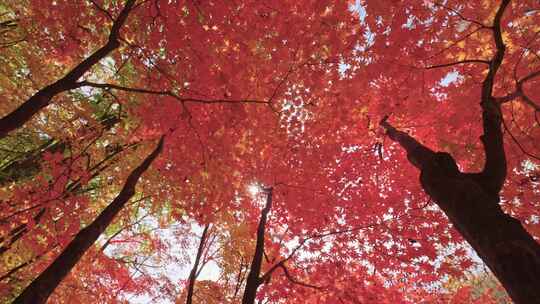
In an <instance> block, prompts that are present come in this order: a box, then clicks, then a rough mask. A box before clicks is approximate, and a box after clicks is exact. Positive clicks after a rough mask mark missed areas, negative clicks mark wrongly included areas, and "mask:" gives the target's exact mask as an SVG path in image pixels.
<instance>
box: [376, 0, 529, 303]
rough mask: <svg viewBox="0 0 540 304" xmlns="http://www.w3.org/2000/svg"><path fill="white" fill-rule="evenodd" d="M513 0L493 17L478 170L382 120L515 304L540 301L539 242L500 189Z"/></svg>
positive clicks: (429, 190) (503, 173)
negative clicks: (505, 32)
mask: <svg viewBox="0 0 540 304" xmlns="http://www.w3.org/2000/svg"><path fill="white" fill-rule="evenodd" d="M509 4H510V0H502V1H501V4H500V6H499V8H498V10H497V12H496V14H495V17H494V19H493V26H491V27H490V28H489V29H490V30H491V31H492V32H493V40H494V44H495V50H496V51H495V54H494V55H493V57H492V59H491V60H490V62H489V63H490V64H489V69H488V71H487V74H486V78H485V79H484V81H483V83H482V92H481V101H480V106H481V108H482V128H483V133H484V134H483V135H482V136H481V137H480V140H481V141H482V144H483V146H484V153H485V158H486V160H485V164H484V168H483V170H482V171H481V172H479V173H462V172H460V171H459V169H458V167H457V164H456V162H455V160H454V159H453V158H452V156H451V155H450V154H448V153H444V152H434V151H432V150H430V149H429V148H427V147H425V146H423V145H422V144H420V143H419V142H418V141H416V140H415V139H414V138H412V137H411V136H409V135H408V134H407V133H404V132H401V131H398V130H396V129H395V128H394V127H393V126H391V125H390V124H389V123H388V122H386V118H384V119H383V120H382V121H381V125H382V126H383V127H384V128H385V129H386V131H387V134H388V136H389V137H390V138H391V139H392V140H394V141H396V142H397V143H399V144H400V145H401V146H402V147H403V148H404V149H405V150H406V151H407V158H408V159H409V161H410V162H411V163H412V164H413V165H415V166H416V167H417V168H418V169H420V171H421V174H420V182H421V183H422V186H423V188H424V190H425V191H426V193H427V194H429V195H430V196H431V198H433V200H434V201H435V203H437V205H438V206H439V207H440V208H441V209H442V210H443V211H444V213H445V214H446V215H447V216H448V218H449V219H450V222H451V223H452V224H453V225H454V226H455V227H456V229H457V230H458V231H459V232H460V233H461V235H462V236H463V237H464V238H465V240H467V242H469V244H471V246H472V247H473V248H474V250H475V251H476V252H477V253H478V255H479V256H480V257H481V258H482V260H483V261H484V262H485V263H486V264H487V265H488V267H489V268H490V269H491V271H493V273H494V274H495V276H496V277H497V278H498V279H499V281H500V282H501V283H502V285H503V286H504V288H505V289H506V291H507V292H508V294H509V295H510V297H511V298H512V300H514V302H515V303H517V304H530V303H538V301H539V300H540V244H538V243H537V242H536V241H535V240H534V239H533V238H532V236H531V235H530V234H529V233H528V232H527V231H526V230H525V229H524V228H523V226H522V225H521V223H520V222H519V221H518V220H517V219H515V218H513V217H511V216H509V215H508V214H506V213H504V212H503V211H502V209H501V207H500V205H499V201H500V196H499V193H500V191H501V189H502V187H503V185H504V181H505V179H506V171H507V164H506V154H505V151H504V140H503V133H502V128H501V124H502V119H503V117H502V112H501V105H500V103H497V101H496V98H494V97H493V86H494V83H495V76H496V74H497V71H498V70H499V68H500V66H501V63H502V61H503V59H504V54H505V49H506V47H505V45H504V41H503V37H502V30H501V20H502V17H503V15H504V11H505V10H506V8H507V7H508V5H509Z"/></svg>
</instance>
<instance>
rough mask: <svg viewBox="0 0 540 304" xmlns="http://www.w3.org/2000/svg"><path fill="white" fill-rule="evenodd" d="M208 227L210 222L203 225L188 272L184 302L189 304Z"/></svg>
mask: <svg viewBox="0 0 540 304" xmlns="http://www.w3.org/2000/svg"><path fill="white" fill-rule="evenodd" d="M208 228H210V224H206V226H204V230H203V233H202V235H201V241H200V242H199V248H198V249H197V255H196V257H195V263H194V264H193V268H192V269H191V272H190V273H189V282H188V292H187V298H186V304H191V303H192V302H193V290H194V289H195V281H196V280H197V272H198V270H199V263H200V261H201V256H202V254H203V251H204V245H205V243H206V234H207V232H208Z"/></svg>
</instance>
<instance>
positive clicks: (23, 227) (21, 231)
mask: <svg viewBox="0 0 540 304" xmlns="http://www.w3.org/2000/svg"><path fill="white" fill-rule="evenodd" d="M121 151H123V149H121V150H118V151H115V152H113V153H111V154H109V155H108V156H106V157H105V158H104V159H102V160H101V161H100V162H99V163H98V164H97V165H95V166H93V169H97V170H96V171H95V172H94V173H92V175H91V176H90V179H93V178H95V177H96V176H98V175H99V174H100V173H101V172H102V171H103V170H105V169H106V168H107V167H108V166H109V165H110V164H107V165H105V166H103V167H101V165H102V164H103V163H105V162H106V161H108V160H110V159H112V158H113V157H114V156H115V155H117V154H119V153H120V152H121ZM100 167H101V168H100ZM81 187H82V184H81V182H80V180H78V181H75V182H74V183H72V184H70V185H69V186H68V187H67V189H66V191H65V193H64V195H62V196H61V197H60V198H59V199H60V200H62V199H64V198H65V197H67V196H68V195H69V194H70V193H74V192H75V191H77V190H80V189H81ZM47 210H48V208H46V207H43V208H41V209H39V211H38V212H37V213H36V215H34V217H33V220H34V223H35V224H36V225H38V224H39V223H40V222H41V219H42V218H43V215H45V213H46V212H47ZM28 231H29V229H28V224H20V225H19V226H17V227H15V228H13V229H11V230H10V231H9V232H8V233H7V235H6V236H2V237H0V244H2V245H0V256H2V255H3V254H4V253H5V252H6V251H8V250H9V249H10V248H11V246H12V245H13V244H14V243H15V242H16V241H18V240H19V239H21V238H22V237H23V236H24V235H25V234H26V233H28Z"/></svg>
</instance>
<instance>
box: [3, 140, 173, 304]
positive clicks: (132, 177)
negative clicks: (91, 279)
mask: <svg viewBox="0 0 540 304" xmlns="http://www.w3.org/2000/svg"><path fill="white" fill-rule="evenodd" d="M163 140H164V138H163V137H161V139H160V140H159V143H158V145H157V147H156V148H155V149H154V151H153V152H152V153H151V154H150V155H148V156H147V157H146V159H145V160H144V161H143V162H142V163H141V164H140V165H139V166H138V167H137V168H135V169H134V170H133V171H132V172H131V173H130V174H129V176H128V178H127V180H126V182H125V184H124V187H123V188H122V190H121V191H120V193H119V194H118V196H116V198H115V199H114V200H113V201H112V203H111V204H109V205H108V206H107V207H106V208H105V209H104V210H103V211H102V212H101V213H100V214H99V216H98V217H97V218H96V219H95V220H94V221H93V222H92V223H91V224H90V225H88V226H87V227H85V228H83V229H82V230H81V231H79V233H77V235H76V236H75V238H74V239H73V240H72V241H71V242H70V243H69V244H68V245H67V246H66V248H65V249H64V250H63V251H62V253H61V254H60V255H59V256H58V257H57V258H56V259H55V260H54V261H53V262H52V264H51V265H49V267H47V269H45V270H44V271H43V272H42V273H41V274H40V275H39V276H38V277H37V278H36V279H34V281H32V283H31V284H30V285H29V286H27V287H26V288H25V289H24V290H23V292H22V293H21V294H20V295H19V296H18V297H17V298H16V299H15V301H14V302H13V303H14V304H22V303H24V304H41V303H45V302H46V301H47V299H48V298H49V296H50V294H51V293H52V292H53V291H54V289H55V288H56V286H58V284H60V282H61V281H62V280H63V279H64V277H65V276H66V275H67V274H68V273H69V272H70V271H71V269H72V268H73V267H74V266H75V264H77V262H78V261H79V259H80V258H81V257H82V256H83V254H84V253H85V252H86V250H88V248H90V247H91V246H92V245H93V244H94V242H95V241H96V240H97V239H98V237H99V235H100V234H101V233H103V231H105V229H106V228H107V226H108V225H109V224H110V223H111V222H112V220H113V219H114V217H115V216H116V215H117V214H118V212H120V210H122V208H123V207H124V205H125V204H126V203H127V202H128V201H129V199H130V198H131V197H132V196H133V195H134V194H135V186H136V185H137V182H138V181H139V179H140V177H141V176H142V174H143V173H144V172H145V171H146V170H147V169H148V168H149V167H150V165H151V164H152V162H153V161H154V160H155V159H156V157H157V156H158V155H159V153H160V152H161V150H162V148H163Z"/></svg>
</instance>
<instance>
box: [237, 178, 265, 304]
mask: <svg viewBox="0 0 540 304" xmlns="http://www.w3.org/2000/svg"><path fill="white" fill-rule="evenodd" d="M265 192H266V206H265V207H264V209H263V210H262V212H261V219H260V220H259V226H258V227H257V243H256V245H255V254H254V255H253V260H252V261H251V267H250V269H249V274H248V276H247V280H246V288H245V289H244V296H243V298H242V304H254V303H255V297H256V296H257V289H258V288H259V286H260V285H261V284H262V280H261V278H260V273H261V266H262V259H263V255H264V235H265V231H266V220H267V218H268V214H269V213H270V209H271V208H272V188H268V189H265Z"/></svg>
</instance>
